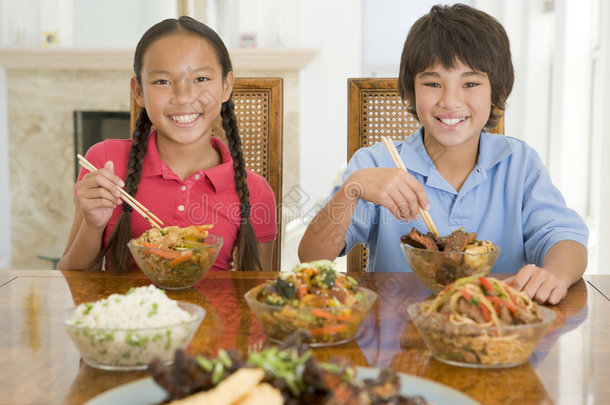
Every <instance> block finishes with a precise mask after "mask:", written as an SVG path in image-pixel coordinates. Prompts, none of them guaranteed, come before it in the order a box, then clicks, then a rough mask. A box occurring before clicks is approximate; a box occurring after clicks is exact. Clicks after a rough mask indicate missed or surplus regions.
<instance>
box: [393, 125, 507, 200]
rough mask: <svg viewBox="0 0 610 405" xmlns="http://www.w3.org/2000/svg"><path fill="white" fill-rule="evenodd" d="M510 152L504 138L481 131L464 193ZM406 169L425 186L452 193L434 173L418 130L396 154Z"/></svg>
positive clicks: (434, 167) (433, 167)
mask: <svg viewBox="0 0 610 405" xmlns="http://www.w3.org/2000/svg"><path fill="white" fill-rule="evenodd" d="M511 153H512V147H511V146H510V142H509V140H508V138H507V137H506V136H504V135H496V134H490V133H487V132H482V133H481V137H480V140H479V156H478V158H477V165H476V167H475V168H474V170H473V172H472V173H471V175H470V176H469V178H468V179H467V180H466V183H464V186H462V189H461V190H460V192H466V191H468V190H469V189H470V188H472V187H474V186H476V185H477V184H478V183H480V182H481V181H483V180H485V179H486V178H487V171H488V170H489V169H491V168H492V167H493V166H495V165H496V164H497V163H499V162H500V161H502V160H503V159H505V158H506V157H508V156H509V155H510V154H511ZM399 154H400V157H401V158H402V160H403V162H404V164H405V166H406V168H407V169H408V170H411V171H413V172H415V173H418V174H420V175H422V176H423V177H424V178H425V182H426V185H428V186H430V187H435V188H439V189H443V190H446V191H450V192H455V190H454V189H453V187H452V186H451V185H450V184H449V183H447V181H446V180H445V179H444V178H443V177H442V176H441V175H440V173H439V172H438V171H437V170H436V166H435V165H434V162H432V159H431V158H430V156H429V155H428V152H427V151H426V148H425V146H424V140H423V134H422V128H420V129H418V130H417V131H416V132H415V133H414V134H413V135H411V136H408V137H406V138H405V141H404V142H403V144H402V147H401V150H400V152H399Z"/></svg>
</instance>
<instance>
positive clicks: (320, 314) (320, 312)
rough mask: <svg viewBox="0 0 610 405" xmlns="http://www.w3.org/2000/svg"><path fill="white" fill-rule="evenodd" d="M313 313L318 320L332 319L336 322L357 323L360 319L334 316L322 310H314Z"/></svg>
mask: <svg viewBox="0 0 610 405" xmlns="http://www.w3.org/2000/svg"><path fill="white" fill-rule="evenodd" d="M311 313H312V314H314V315H315V316H317V317H318V318H324V319H331V320H335V321H344V322H356V321H357V320H358V317H357V316H355V315H347V314H333V313H330V312H328V311H326V310H325V309H322V308H312V309H311Z"/></svg>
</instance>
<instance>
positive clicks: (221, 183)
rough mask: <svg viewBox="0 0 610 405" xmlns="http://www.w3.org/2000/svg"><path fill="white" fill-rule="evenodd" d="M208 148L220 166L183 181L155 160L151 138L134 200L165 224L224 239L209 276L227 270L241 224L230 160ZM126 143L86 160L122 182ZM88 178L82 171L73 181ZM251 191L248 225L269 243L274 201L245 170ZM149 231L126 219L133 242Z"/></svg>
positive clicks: (94, 150) (112, 143)
mask: <svg viewBox="0 0 610 405" xmlns="http://www.w3.org/2000/svg"><path fill="white" fill-rule="evenodd" d="M210 142H211V144H212V146H213V147H214V149H216V150H217V151H218V152H220V154H221V157H222V163H221V164H219V165H218V166H215V167H212V168H211V169H208V170H198V171H197V172H196V173H193V174H192V175H191V176H190V177H188V178H187V179H185V180H182V179H181V178H180V177H178V175H176V174H175V173H174V172H173V171H172V169H170V168H169V167H168V166H167V165H166V164H165V163H164V162H163V160H161V157H160V156H159V151H158V150H157V137H156V132H153V133H151V134H150V139H149V141H148V146H147V152H146V156H145V158H144V163H143V164H142V175H141V180H140V185H139V186H138V191H137V193H136V196H135V198H136V199H137V200H138V201H140V202H141V203H142V204H144V206H145V207H146V208H148V209H149V210H151V211H152V212H153V213H154V214H155V215H156V216H157V217H159V218H160V219H161V220H162V221H163V222H164V224H165V226H169V225H177V226H179V227H186V226H189V225H201V224H214V228H212V229H211V231H210V233H211V234H214V235H217V236H221V237H222V238H223V241H224V242H223V246H222V249H221V251H220V253H219V255H218V257H217V258H216V262H215V263H214V266H212V270H230V269H231V268H232V266H231V261H232V251H233V246H234V245H235V240H236V239H237V233H238V231H239V222H240V216H239V213H240V203H239V197H238V196H237V191H236V190H235V173H234V171H233V159H232V158H231V153H230V152H229V149H228V148H227V146H226V145H225V144H224V143H222V141H220V140H219V139H218V138H214V137H212V138H211V141H210ZM130 148H131V140H128V139H109V140H106V141H103V142H100V143H97V144H95V145H93V146H92V147H91V148H90V149H89V150H88V151H87V154H86V155H85V157H86V159H87V160H88V161H89V162H91V163H92V164H93V165H94V166H95V167H98V168H100V167H103V166H104V164H105V163H106V162H107V161H109V160H111V161H112V162H113V163H114V170H115V173H116V174H117V176H119V177H121V178H122V179H125V178H126V177H127V163H128V160H129V159H128V158H129V150H130ZM85 173H87V171H86V170H85V169H81V171H80V173H79V176H78V181H80V179H81V178H82V177H83V176H84V174H85ZM247 173H248V178H247V181H248V189H249V191H250V205H251V207H252V209H251V215H250V221H251V222H252V226H253V228H254V232H255V234H256V237H257V238H258V241H259V242H261V243H263V242H270V241H273V240H275V236H276V234H277V222H276V210H275V196H274V194H273V190H272V189H271V187H270V186H269V184H268V183H267V181H266V180H265V178H264V177H262V176H260V175H258V174H256V173H254V172H252V171H251V170H247ZM121 209H122V207H121V206H120V205H119V206H118V207H117V208H116V209H115V210H114V213H113V214H112V217H111V218H110V221H109V222H108V225H107V226H106V230H105V231H104V241H103V243H104V246H105V245H106V243H107V242H108V240H109V239H110V236H111V234H112V230H113V229H114V225H115V224H116V221H117V220H118V218H119V215H120V214H121ZM149 228H150V224H149V223H148V222H147V221H146V220H145V219H144V218H142V217H141V216H140V215H138V214H137V213H136V212H133V213H132V214H131V237H132V238H135V237H138V236H139V235H141V234H142V233H144V232H145V231H146V230H147V229H149Z"/></svg>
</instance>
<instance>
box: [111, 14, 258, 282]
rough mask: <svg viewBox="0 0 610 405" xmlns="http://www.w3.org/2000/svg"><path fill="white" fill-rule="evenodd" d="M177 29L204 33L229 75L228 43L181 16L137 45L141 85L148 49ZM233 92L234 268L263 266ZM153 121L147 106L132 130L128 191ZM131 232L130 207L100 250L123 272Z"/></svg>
mask: <svg viewBox="0 0 610 405" xmlns="http://www.w3.org/2000/svg"><path fill="white" fill-rule="evenodd" d="M176 32H184V33H193V34H197V35H199V36H201V37H202V38H204V39H205V40H206V41H208V42H209V43H210V44H211V45H212V47H213V48H214V50H215V51H216V57H217V58H218V61H219V63H220V66H221V67H222V76H223V78H225V77H226V76H227V74H228V73H229V72H231V71H232V70H233V67H232V66H231V59H230V58H229V52H228V51H227V48H226V47H225V45H224V43H223V42H222V40H221V39H220V37H219V36H218V34H216V32H215V31H214V30H212V29H211V28H210V27H208V26H207V25H205V24H203V23H201V22H199V21H197V20H195V19H193V18H190V17H187V16H182V17H180V18H178V19H173V18H170V19H167V20H163V21H161V22H160V23H158V24H156V25H154V26H152V27H151V28H149V29H148V30H147V31H146V32H145V33H144V35H143V36H142V38H141V39H140V42H138V45H137V46H136V51H135V56H134V62H133V70H134V73H135V75H136V78H137V80H138V82H139V83H140V85H142V78H141V70H142V63H143V62H142V60H143V56H144V53H145V52H146V50H147V49H148V47H149V46H150V44H152V43H153V42H154V41H156V40H157V39H159V38H161V37H164V36H166V35H169V34H173V33H176ZM233 109H234V106H233V94H231V97H229V100H227V101H226V102H224V103H223V104H222V107H221V110H220V115H221V117H222V127H223V129H224V131H225V134H226V138H227V142H228V144H229V150H230V151H231V157H232V158H233V169H234V171H235V188H236V189H237V195H238V196H239V201H240V206H241V208H240V213H241V224H240V228H239V234H238V236H237V241H236V243H235V247H236V248H237V252H236V255H235V263H234V268H235V269H236V270H261V267H262V266H261V262H260V251H259V247H258V240H257V238H256V235H255V233H254V229H253V228H252V224H251V222H250V192H249V190H248V183H247V179H246V177H247V175H246V165H245V162H244V156H243V153H242V150H241V138H240V137H239V129H238V127H237V120H236V119H235V113H234V111H233ZM151 127H152V123H151V121H150V119H149V118H148V114H147V112H146V109H145V108H142V110H141V112H140V115H139V116H138V119H137V121H136V126H135V129H134V131H133V134H132V144H131V150H130V151H129V163H128V167H127V178H126V179H125V191H127V192H128V193H129V194H130V195H132V196H135V194H136V192H137V191H138V185H139V184H140V175H141V173H142V163H143V161H144V156H145V155H146V150H147V145H148V138H149V134H150V130H151ZM130 234H131V216H130V212H129V210H125V209H124V210H123V212H122V213H121V216H120V217H119V220H118V221H117V223H116V225H115V227H114V231H113V233H112V236H111V237H110V240H109V241H108V245H107V246H106V248H105V249H104V250H103V251H102V252H101V253H100V259H101V258H102V257H103V256H104V255H105V254H106V252H110V255H109V257H108V261H107V267H108V268H109V269H110V270H111V271H115V272H122V271H125V270H127V269H129V267H130V254H129V250H128V248H127V242H128V241H129V239H130V237H131V236H130Z"/></svg>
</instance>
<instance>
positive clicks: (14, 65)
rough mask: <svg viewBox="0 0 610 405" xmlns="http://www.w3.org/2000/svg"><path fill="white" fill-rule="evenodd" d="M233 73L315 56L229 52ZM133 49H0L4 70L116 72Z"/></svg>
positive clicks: (283, 66) (298, 64)
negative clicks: (107, 70) (89, 70)
mask: <svg viewBox="0 0 610 405" xmlns="http://www.w3.org/2000/svg"><path fill="white" fill-rule="evenodd" d="M229 53H230V55H231V61H232V62H233V68H234V69H235V70H237V71H239V70H248V71H259V70H260V71H270V70H271V71H278V70H285V71H290V70H300V69H302V68H303V67H305V66H306V65H307V63H309V61H310V60H311V59H312V58H313V57H314V56H315V55H316V54H317V51H316V50H315V49H292V48H291V49H289V48H261V49H239V48H236V49H230V50H229ZM132 66H133V49H84V48H59V47H57V48H52V47H51V48H17V47H0V68H5V69H96V70H99V69H102V70H104V69H116V70H122V69H127V70H131V69H132Z"/></svg>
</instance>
